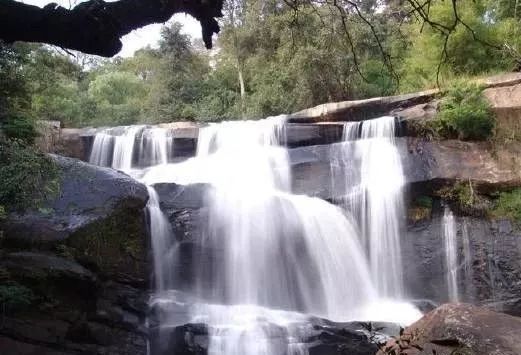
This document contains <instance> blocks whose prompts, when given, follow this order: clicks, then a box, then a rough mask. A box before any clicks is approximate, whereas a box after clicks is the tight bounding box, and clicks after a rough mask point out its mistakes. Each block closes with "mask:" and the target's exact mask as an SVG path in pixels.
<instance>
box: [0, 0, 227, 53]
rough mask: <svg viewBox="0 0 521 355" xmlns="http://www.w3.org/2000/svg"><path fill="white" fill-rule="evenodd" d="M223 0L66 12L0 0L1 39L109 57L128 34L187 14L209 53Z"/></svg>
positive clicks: (89, 6) (135, 2)
mask: <svg viewBox="0 0 521 355" xmlns="http://www.w3.org/2000/svg"><path fill="white" fill-rule="evenodd" d="M222 4H223V0H119V1H115V2H105V1H103V0H89V1H87V2H83V3H80V4H79V5H77V6H76V7H74V8H72V9H70V10H68V9H65V8H63V7H60V6H57V5H56V4H54V3H51V4H49V5H47V6H45V7H44V8H43V9H42V8H39V7H37V6H32V5H27V4H23V3H20V2H17V1H14V0H0V39H2V40H4V41H6V42H14V41H26V42H41V43H48V44H53V45H56V46H60V47H64V48H69V49H74V50H78V51H81V52H84V53H89V54H97V55H101V56H105V57H111V56H113V55H115V54H117V53H118V52H119V51H120V50H121V46H122V43H121V40H120V38H121V37H122V36H124V35H126V34H127V33H130V32H131V31H132V30H135V29H138V28H140V27H143V26H146V25H149V24H152V23H161V22H166V21H168V20H169V19H170V17H172V15H174V14H176V13H187V14H189V15H191V16H193V17H194V18H196V19H197V20H198V21H199V22H200V23H201V27H202V33H203V40H204V43H205V45H206V47H207V48H211V47H212V35H213V34H214V33H218V32H219V25H218V23H217V20H216V17H221V16H222V13H221V10H222Z"/></svg>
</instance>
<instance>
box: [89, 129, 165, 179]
mask: <svg viewBox="0 0 521 355" xmlns="http://www.w3.org/2000/svg"><path fill="white" fill-rule="evenodd" d="M172 151H173V139H172V136H171V134H170V130H169V129H165V128H159V127H147V126H139V125H138V126H126V127H116V128H107V129H104V130H102V131H101V132H98V133H97V134H96V136H95V137H94V142H93V144H92V150H91V153H90V158H89V162H90V163H91V164H95V165H100V166H109V167H112V168H114V169H118V170H122V171H124V172H127V173H131V172H132V171H133V170H135V169H136V168H145V167H149V166H153V165H158V164H167V163H168V162H169V159H170V157H171V154H172Z"/></svg>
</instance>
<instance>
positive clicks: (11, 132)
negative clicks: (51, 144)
mask: <svg viewBox="0 0 521 355" xmlns="http://www.w3.org/2000/svg"><path fill="white" fill-rule="evenodd" d="M0 127H1V129H2V131H3V132H4V134H5V135H6V137H7V138H10V139H16V140H20V141H23V142H25V143H29V144H31V143H33V142H34V139H35V138H36V136H37V135H38V133H37V132H36V128H35V126H34V121H33V120H32V119H29V118H27V117H23V116H14V115H9V116H8V117H7V118H6V119H5V121H4V123H3V124H2V125H1V126H0Z"/></svg>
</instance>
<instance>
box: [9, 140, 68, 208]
mask: <svg viewBox="0 0 521 355" xmlns="http://www.w3.org/2000/svg"><path fill="white" fill-rule="evenodd" d="M0 162H2V163H1V164H0V206H3V207H4V209H5V210H6V211H11V210H17V209H25V208H38V207H39V206H40V205H41V204H42V203H43V202H44V201H46V200H47V199H49V198H51V197H53V196H54V195H55V194H56V193H57V192H58V189H59V187H58V186H59V180H58V179H59V176H58V169H57V167H56V165H55V163H54V162H53V161H52V160H51V159H50V158H49V157H47V156H45V155H43V154H41V153H39V152H37V151H35V150H34V149H33V148H31V147H29V146H26V145H24V144H23V143H22V142H19V141H13V140H7V141H0Z"/></svg>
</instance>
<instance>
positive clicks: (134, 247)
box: [1, 156, 148, 280]
mask: <svg viewBox="0 0 521 355" xmlns="http://www.w3.org/2000/svg"><path fill="white" fill-rule="evenodd" d="M53 159H54V160H55V161H56V163H57V164H58V166H59V168H60V176H59V180H60V182H59V191H58V192H57V194H56V196H55V197H54V198H52V199H51V200H49V201H46V202H45V203H44V204H43V206H40V207H39V208H37V209H36V208H35V209H33V210H30V211H25V212H23V213H13V214H10V215H9V216H8V218H7V219H6V220H4V221H3V222H2V226H1V229H2V230H3V231H4V246H5V247H8V248H22V247H23V248H24V249H27V248H37V249H42V250H56V249H60V250H61V252H64V253H68V254H71V255H73V256H75V257H77V258H78V260H80V261H81V263H82V264H84V265H88V266H89V267H90V268H93V269H94V270H96V271H100V272H102V273H105V274H121V275H131V278H134V279H140V280H144V279H145V270H146V265H145V259H146V252H145V246H146V243H147V242H146V228H145V223H144V213H143V209H144V207H145V205H146V202H147V199H148V192H147V190H146V187H145V186H144V185H142V184H140V183H138V182H137V181H135V180H133V179H132V178H130V177H129V176H127V175H125V174H123V173H121V172H118V171H114V170H112V169H108V168H100V167H96V166H92V165H89V164H86V163H83V162H81V161H78V160H75V159H71V158H64V157H60V156H53Z"/></svg>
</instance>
